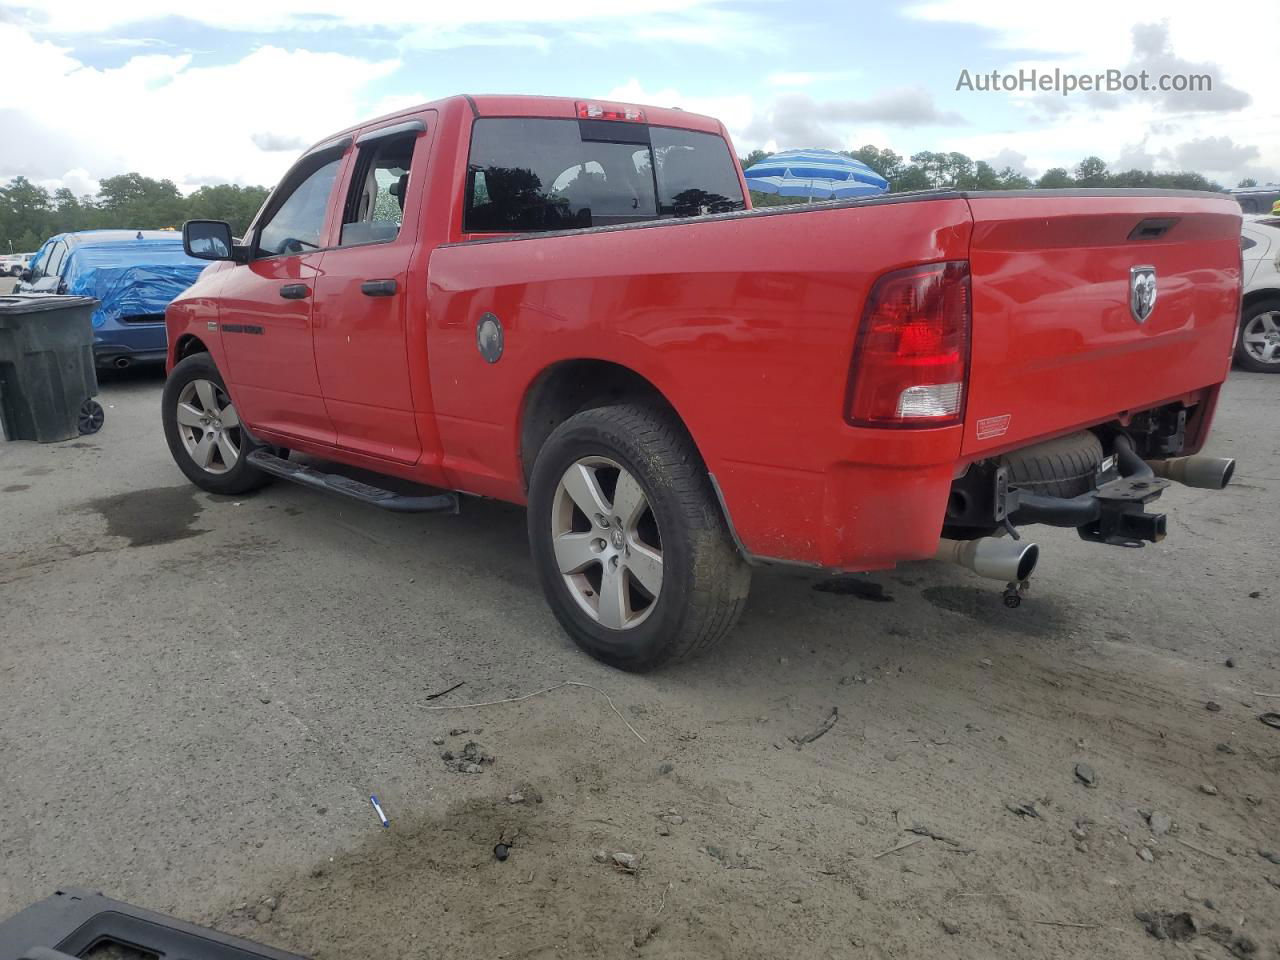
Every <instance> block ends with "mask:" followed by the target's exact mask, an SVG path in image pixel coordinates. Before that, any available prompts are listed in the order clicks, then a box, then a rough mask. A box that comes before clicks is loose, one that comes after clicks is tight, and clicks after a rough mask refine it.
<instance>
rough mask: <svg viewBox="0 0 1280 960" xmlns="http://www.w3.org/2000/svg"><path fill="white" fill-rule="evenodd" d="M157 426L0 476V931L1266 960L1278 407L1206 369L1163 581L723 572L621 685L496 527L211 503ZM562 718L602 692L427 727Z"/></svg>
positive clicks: (385, 945) (751, 952)
mask: <svg viewBox="0 0 1280 960" xmlns="http://www.w3.org/2000/svg"><path fill="white" fill-rule="evenodd" d="M159 392H160V382H159V380H158V378H156V377H153V376H146V375H132V376H129V377H127V378H123V379H115V380H114V381H113V382H110V383H108V384H106V385H105V386H104V388H103V391H102V399H103V401H104V403H106V404H107V407H108V409H107V419H106V426H105V428H104V429H103V431H102V433H100V434H98V435H96V436H93V437H89V438H83V439H81V440H79V441H74V442H68V443H62V444H53V445H48V446H39V445H35V444H27V443H8V444H3V445H0V490H2V491H3V492H2V493H0V633H3V641H2V642H0V758H2V764H3V774H2V776H3V780H2V781H0V915H8V914H9V913H12V912H13V911H15V910H17V909H19V908H21V907H22V906H24V905H26V904H27V903H29V902H32V901H34V900H37V899H40V898H42V897H44V896H46V895H48V894H49V893H51V892H52V891H53V890H54V889H55V888H56V887H57V886H58V885H60V884H76V885H82V886H89V887H93V888H97V889H101V890H103V891H104V892H106V893H107V894H108V895H110V896H114V897H118V898H120V899H125V900H129V901H132V902H135V903H139V904H141V905H144V906H147V907H151V908H154V909H158V910H162V911H165V912H170V913H174V914H177V915H179V916H182V917H184V918H188V919H192V920H196V921H199V922H204V923H210V924H212V925H213V926H215V927H217V928H219V929H222V930H226V931H230V932H234V933H239V934H243V935H247V936H249V937H251V938H254V939H257V940H261V941H265V942H267V943H271V944H274V945H277V946H280V947H284V948H288V949H292V950H296V951H298V952H300V953H303V954H307V955H311V956H314V957H317V958H334V960H337V958H350V957H355V956H364V957H374V956H377V957H383V958H402V957H403V958H415V960H417V958H437V957H441V958H443V957H450V958H459V960H468V958H486V960H487V958H496V957H505V958H552V957H557V958H561V957H562V958H568V957H656V958H686V957H687V958H695V957H696V958H714V957H733V958H755V957H761V958H764V957H803V958H810V957H814V958H826V957H853V958H861V957H868V958H889V957H894V958H904V957H937V956H946V957H973V958H987V957H1019V958H1058V957H1061V958H1067V957H1070V958H1076V957H1082V956H1095V957H1103V956H1105V957H1109V958H1130V957H1144V958H1145V957H1190V956H1201V957H1205V958H1217V957H1224V958H1225V957H1231V956H1233V955H1234V956H1238V957H1250V958H1252V957H1258V958H1262V957H1272V958H1275V957H1280V863H1277V862H1273V861H1271V860H1268V859H1265V858H1264V857H1263V856H1262V855H1261V854H1260V852H1259V851H1264V852H1267V853H1271V854H1273V856H1274V857H1275V859H1276V860H1280V789H1278V787H1280V730H1277V729H1272V728H1270V727H1268V726H1266V725H1264V724H1263V723H1261V722H1259V720H1258V716H1259V715H1260V714H1262V713H1263V712H1265V711H1267V710H1280V699H1271V698H1268V697H1265V696H1263V695H1264V694H1271V695H1272V696H1273V697H1274V696H1275V695H1277V694H1280V652H1278V651H1277V634H1278V631H1277V616H1276V602H1277V597H1278V594H1277V587H1276V556H1277V552H1276V548H1277V540H1278V539H1280V519H1278V513H1277V510H1276V502H1277V501H1276V497H1277V494H1278V493H1280V418H1277V417H1276V416H1275V411H1276V410H1277V404H1278V398H1280V378H1276V377H1272V378H1268V377H1266V376H1259V375H1245V374H1240V373H1237V374H1235V375H1233V377H1232V379H1231V381H1230V382H1229V384H1228V387H1227V389H1226V393H1225V397H1224V402H1223V404H1222V407H1221V410H1220V413H1219V418H1218V425H1217V433H1216V436H1215V438H1214V440H1213V443H1212V444H1211V452H1214V453H1219V454H1227V455H1232V456H1236V457H1238V458H1239V459H1240V469H1239V471H1238V473H1237V482H1236V483H1235V485H1233V486H1232V487H1231V488H1229V489H1228V490H1227V491H1225V492H1223V493H1217V494H1215V493H1210V492H1207V491H1195V490H1186V489H1175V490H1173V491H1171V492H1170V493H1169V494H1167V495H1166V497H1165V498H1164V500H1163V501H1162V504H1163V505H1164V508H1165V509H1167V510H1168V512H1169V514H1170V523H1169V527H1170V531H1171V532H1170V538H1169V540H1168V541H1166V542H1165V543H1164V544H1161V545H1158V546H1153V547H1148V548H1146V549H1144V550H1140V551H1131V550H1122V549H1117V548H1103V547H1096V546H1091V545H1088V544H1085V543H1083V542H1081V541H1079V540H1078V539H1077V538H1076V537H1075V535H1074V533H1072V532H1069V531H1066V532H1064V531H1056V530H1050V531H1043V532H1038V533H1037V537H1036V539H1037V540H1038V541H1039V542H1040V544H1041V546H1042V549H1043V559H1042V564H1041V570H1040V572H1039V573H1038V574H1037V577H1036V582H1035V587H1034V590H1033V592H1032V594H1031V595H1030V597H1029V598H1028V600H1027V602H1026V603H1025V604H1024V605H1023V606H1022V608H1021V609H1018V610H1007V609H1005V608H1004V607H1003V606H1002V605H1001V603H1000V595H999V587H998V585H995V584H989V583H985V582H982V581H979V580H977V579H976V578H974V577H972V576H970V575H968V574H967V573H965V572H963V571H960V570H957V569H953V568H948V567H943V566H941V565H937V564H933V563H921V564H912V565H909V566H904V567H902V568H900V569H898V570H896V571H893V572H890V573H885V574H876V575H870V576H864V577H858V578H853V579H852V580H850V581H846V582H845V584H844V585H843V586H842V587H841V588H840V589H837V590H835V591H831V590H818V589H815V583H816V582H815V581H814V580H813V579H811V578H808V577H806V576H802V575H799V574H797V573H793V572H785V571H783V572H780V571H771V570H761V571H758V572H757V574H756V576H755V581H754V586H753V592H752V597H751V601H750V604H749V606H748V609H747V612H746V616H745V618H744V620H743V622H742V625H741V627H740V628H739V630H738V632H737V633H736V634H735V635H734V636H733V637H732V638H731V639H730V640H729V641H727V642H726V643H725V644H724V645H723V646H722V647H721V648H720V649H719V650H718V651H717V652H716V653H715V654H714V655H712V656H710V657H708V658H706V659H703V660H701V661H698V662H695V663H691V664H687V665H683V666H680V667H677V668H673V669H668V670H666V671H664V672H661V673H658V674H655V675H651V676H643V677H635V676H628V675H625V674H621V673H617V672H614V671H612V670H609V669H607V668H605V667H603V666H600V665H598V664H596V663H595V662H593V661H592V660H590V659H588V658H587V657H585V656H584V655H582V654H580V653H579V652H578V651H577V650H576V649H575V648H574V647H572V645H571V644H569V643H568V642H567V641H566V639H565V638H564V637H563V635H562V634H561V633H560V631H559V630H558V629H557V626H556V624H555V623H554V621H553V619H552V617H551V615H550V613H549V612H548V611H547V609H546V607H545V606H544V604H543V602H542V598H541V596H540V595H539V593H538V590H537V586H536V583H535V579H534V575H533V571H532V569H531V568H530V565H529V560H528V556H527V551H526V547H525V541H524V529H523V514H522V512H521V511H520V510H519V509H516V508H514V507H510V506H506V505H502V504H497V503H486V502H468V503H467V504H466V507H465V510H464V513H463V515H462V516H460V517H456V518H454V517H441V516H418V517H403V516H390V515H384V514H380V513H378V512H376V511H374V510H371V509H368V508H364V507H361V506H358V505H348V504H346V503H344V502H341V501H338V500H334V499H326V498H323V497H321V496H318V495H316V494H314V493H311V492H309V491H306V490H303V489H301V488H297V487H292V486H289V485H285V484H278V485H275V486H273V487H271V488H268V489H267V490H265V491H263V492H262V493H260V494H258V495H256V496H253V497H251V498H245V499H243V500H233V499H222V498H216V497H211V496H209V495H206V494H204V493H200V492H198V491H196V490H195V489H193V488H192V487H190V486H188V485H187V484H186V483H185V482H184V480H183V478H182V476H181V475H180V474H179V473H178V471H177V469H176V468H175V467H174V466H173V464H172V463H171V462H170V460H169V456H168V453H167V451H166V450H165V447H164V443H163V440H162V438H161V434H160V429H159V422H158V409H157V406H158V402H159ZM565 681H578V682H581V683H585V684H591V685H593V686H594V687H597V688H598V690H595V689H591V688H588V687H585V686H564V687H559V688H558V689H555V690H552V691H551V692H548V693H545V694H542V695H539V696H535V697H532V698H530V699H527V700H523V701H521V702H517V703H507V704H502V705H497V706H487V707H475V708H467V709H449V710H436V709H433V708H436V707H441V706H449V707H452V706H455V705H457V704H465V703H473V702H476V701H488V700H495V699H503V698H512V697H519V696H522V695H525V694H529V693H532V692H535V691H540V690H544V689H546V688H549V687H552V686H553V685H555V684H558V683H562V682H565ZM455 684H461V686H459V687H457V689H455V690H453V691H452V692H450V693H447V694H445V695H444V696H438V697H435V698H434V699H433V695H434V694H436V693H438V692H439V691H443V690H445V689H447V688H449V687H452V686H454V685H455ZM606 695H607V697H608V698H611V700H612V704H613V705H614V706H616V707H617V709H618V711H619V712H620V714H621V715H620V716H619V715H618V714H615V713H614V712H613V711H612V710H611V709H610V700H609V699H606ZM1211 704H1212V705H1213V706H1211ZM833 708H836V710H837V711H838V712H837V715H836V719H835V722H834V724H833V725H832V726H831V727H830V729H829V731H828V732H826V733H825V735H823V736H822V737H820V738H819V739H816V740H814V741H812V742H809V743H806V744H804V745H803V746H801V747H797V746H796V745H795V744H794V743H793V742H792V739H791V738H797V739H799V738H802V737H803V735H805V734H806V733H811V732H813V731H815V730H816V729H818V727H819V725H820V724H821V723H822V721H823V719H824V718H826V717H829V715H830V713H831V711H832V709H833ZM628 725H630V727H632V728H634V732H633V731H632V730H631V729H629V727H628ZM454 731H465V732H454ZM641 738H643V739H641ZM436 740H439V741H440V742H439V743H437V742H435V741H436ZM468 743H474V744H476V747H474V748H472V753H473V755H490V756H492V758H493V759H492V762H483V763H481V764H480V768H481V772H479V773H472V774H468V773H460V772H457V771H456V769H452V768H451V765H450V764H449V763H448V762H446V761H445V760H444V759H442V754H443V753H444V752H446V751H451V752H453V753H455V754H462V753H463V752H465V751H466V748H467V744H468ZM1078 764H1083V765H1085V766H1083V767H1080V768H1077V765H1078ZM454 766H456V765H454ZM1077 769H1079V771H1080V772H1081V773H1083V774H1085V775H1086V778H1088V777H1089V776H1090V775H1091V777H1092V785H1088V786H1087V785H1086V784H1085V783H1083V782H1082V781H1081V780H1080V779H1079V778H1078V776H1077ZM375 793H376V794H378V796H379V797H380V799H381V801H382V803H383V806H384V808H385V810H386V812H387V814H388V816H389V817H390V820H391V826H390V828H389V829H383V828H382V827H381V826H380V824H379V822H378V820H377V818H376V816H375V814H374V811H373V809H372V807H371V805H370V803H369V796H370V795H371V794H375ZM516 795H519V797H521V798H522V799H518V802H513V801H515V800H517V797H516ZM1032 805H1034V806H1032ZM1019 811H1020V812H1019ZM1033 811H1034V812H1033ZM1148 818H1149V819H1148ZM503 840H506V841H509V842H510V844H511V845H510V853H509V856H508V858H507V859H506V860H505V861H501V862H500V861H498V860H497V859H495V856H494V847H495V844H497V843H499V842H500V841H503ZM908 843H909V845H908ZM615 853H628V854H632V855H634V856H635V857H636V858H637V860H636V861H635V864H636V866H635V872H628V871H626V870H624V869H622V868H621V867H619V866H617V865H615V864H614V863H613V862H612V855H613V854H615ZM598 856H600V857H603V858H604V859H605V861H606V862H603V863H601V862H597V857H598ZM1136 912H1147V913H1156V914H1159V913H1162V912H1166V913H1171V914H1178V913H1182V912H1187V913H1189V914H1190V916H1191V917H1192V919H1193V921H1194V924H1195V932H1192V931H1191V930H1189V929H1186V928H1184V927H1179V926H1178V925H1177V924H1174V926H1173V932H1174V933H1175V934H1178V935H1186V936H1189V937H1190V939H1189V940H1187V941H1185V942H1179V941H1175V940H1158V939H1156V938H1155V937H1154V936H1152V935H1151V934H1150V933H1148V932H1147V931H1146V930H1145V929H1144V926H1143V924H1142V923H1141V922H1140V921H1139V920H1138V919H1137V918H1136V917H1135V913H1136Z"/></svg>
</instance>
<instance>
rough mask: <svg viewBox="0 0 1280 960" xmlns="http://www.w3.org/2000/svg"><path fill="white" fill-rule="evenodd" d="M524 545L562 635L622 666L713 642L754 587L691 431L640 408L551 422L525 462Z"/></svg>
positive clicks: (642, 666) (635, 666)
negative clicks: (528, 476) (529, 465)
mask: <svg viewBox="0 0 1280 960" xmlns="http://www.w3.org/2000/svg"><path fill="white" fill-rule="evenodd" d="M529 541H530V547H531V549H532V552H533V558H534V564H535V567H536V569H537V572H538V578H539V580H540V581H541V583H542V589H543V592H544V593H545V594H546V597H547V602H548V603H549V604H550V606H551V609H552V612H554V613H555V615H556V618H557V619H558V620H559V621H560V623H561V625H562V626H563V627H564V628H565V630H566V631H567V632H568V634H569V636H570V637H572V638H573V640H574V642H575V643H577V644H578V645H579V646H580V647H582V648H583V649H584V650H586V651H587V652H588V653H590V654H591V655H592V656H594V657H596V658H597V659H599V660H603V661H604V662H605V663H608V664H610V665H612V666H615V667H620V668H622V669H624V670H634V671H643V670H650V669H653V668H655V667H659V666H661V665H663V664H665V663H669V662H672V661H675V660H679V659H682V658H684V657H687V656H690V655H692V654H694V653H697V652H699V651H701V650H704V649H706V648H708V647H710V646H711V645H712V644H714V643H715V642H716V641H717V640H719V639H720V638H721V637H723V636H724V635H725V634H727V633H728V632H729V631H730V629H732V627H733V625H734V623H735V622H736V621H737V619H738V615H739V614H740V613H741V611H742V607H743V605H744V604H745V602H746V598H747V590H748V587H749V586H750V580H751V573H750V568H749V567H748V566H747V564H746V563H745V562H744V561H743V559H742V557H741V555H740V554H739V553H738V550H737V548H736V547H735V546H734V544H733V542H732V539H731V537H730V535H729V531H728V528H727V527H726V525H725V521H724V516H723V514H722V513H721V510H720V507H719V504H718V503H717V502H716V499H715V494H714V493H713V491H712V489H711V483H710V480H709V478H708V476H707V472H706V469H705V467H704V466H703V464H702V460H701V458H700V457H699V456H698V454H697V451H696V450H695V449H694V447H693V443H692V441H691V440H690V439H689V437H688V434H687V433H686V432H685V430H684V428H683V426H682V425H681V424H680V423H679V421H678V420H676V418H675V417H674V416H672V415H671V414H669V413H666V412H664V411H660V410H655V409H651V408H647V407H641V406H635V405H630V404H624V405H616V406H606V407H598V408H596V409H593V410H586V411H583V412H582V413H579V414H577V415H575V416H573V417H570V418H569V419H568V420H566V421H565V422H564V423H562V424H561V425H560V426H559V427H557V428H556V430H555V432H554V433H552V434H551V436H550V437H549V438H548V439H547V442H546V444H545V445H544V446H543V447H542V450H541V451H540V452H539V454H538V459H537V461H536V463H535V465H534V469H533V477H532V480H531V482H530V489H529Z"/></svg>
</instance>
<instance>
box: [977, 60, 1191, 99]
mask: <svg viewBox="0 0 1280 960" xmlns="http://www.w3.org/2000/svg"><path fill="white" fill-rule="evenodd" d="M956 90H970V91H974V92H977V93H1058V94H1061V95H1062V96H1064V97H1067V96H1070V95H1071V94H1073V93H1209V92H1212V91H1213V77H1212V76H1210V75H1209V74H1207V73H1158V74H1153V73H1150V72H1149V71H1147V70H1140V71H1138V72H1137V73H1132V72H1130V71H1126V70H1103V71H1101V72H1099V73H1072V72H1070V71H1066V70H1063V69H1061V68H1059V67H1055V68H1054V69H1052V70H1040V69H1037V68H1036V67H1023V68H1022V69H1020V70H1009V71H1001V70H991V71H989V72H983V73H973V72H971V71H969V70H961V71H960V77H959V79H957V80H956Z"/></svg>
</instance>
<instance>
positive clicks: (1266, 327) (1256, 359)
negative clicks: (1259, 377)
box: [1236, 297, 1280, 373]
mask: <svg viewBox="0 0 1280 960" xmlns="http://www.w3.org/2000/svg"><path fill="white" fill-rule="evenodd" d="M1236 362H1237V363H1238V364H1239V365H1240V366H1241V367H1243V368H1244V369H1245V370H1252V371H1253V372H1254V373H1280V298H1274V297H1273V298H1270V299H1267V300H1259V301H1258V302H1257V303H1254V304H1251V305H1250V306H1249V307H1248V308H1247V309H1246V310H1245V311H1244V315H1243V316H1242V317H1241V318H1240V332H1239V335H1238V336H1237V337H1236Z"/></svg>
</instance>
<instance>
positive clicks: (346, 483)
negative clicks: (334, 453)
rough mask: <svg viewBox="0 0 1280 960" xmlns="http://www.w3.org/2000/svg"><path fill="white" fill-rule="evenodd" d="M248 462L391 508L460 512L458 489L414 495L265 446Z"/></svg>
mask: <svg viewBox="0 0 1280 960" xmlns="http://www.w3.org/2000/svg"><path fill="white" fill-rule="evenodd" d="M249 462H250V463H251V464H253V465H254V466H255V467H257V468H258V469H259V470H261V471H262V472H263V473H269V474H271V475H272V476H273V477H280V478H281V479H283V480H292V481H293V482H294V483H300V484H302V485H303V486H304V487H314V488H315V489H317V490H323V491H324V492H325V493H336V494H337V495H339V496H342V497H350V498H351V499H352V500H359V501H360V502H361V503H367V504H369V505H370V506H374V507H379V508H381V509H383V510H390V511H392V512H393V513H458V512H459V500H458V495H457V494H456V493H438V494H434V495H432V496H429V497H411V496H407V495H405V494H402V493H395V492H393V491H391V490H386V489H383V488H382V487H375V486H373V485H372V484H369V483H361V482H360V481H359V480H352V479H351V478H350V477H344V476H342V475H341V474H337V473H322V472H321V471H319V470H316V469H314V468H313V467H308V466H304V465H303V464H301V463H294V462H293V461H292V460H284V459H282V458H280V457H277V456H276V455H275V454H273V453H268V452H267V451H266V450H264V449H261V448H260V449H258V450H254V451H253V452H251V453H250V454H249Z"/></svg>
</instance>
